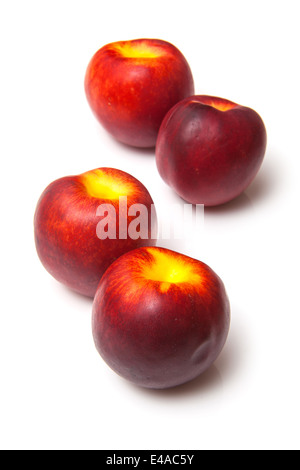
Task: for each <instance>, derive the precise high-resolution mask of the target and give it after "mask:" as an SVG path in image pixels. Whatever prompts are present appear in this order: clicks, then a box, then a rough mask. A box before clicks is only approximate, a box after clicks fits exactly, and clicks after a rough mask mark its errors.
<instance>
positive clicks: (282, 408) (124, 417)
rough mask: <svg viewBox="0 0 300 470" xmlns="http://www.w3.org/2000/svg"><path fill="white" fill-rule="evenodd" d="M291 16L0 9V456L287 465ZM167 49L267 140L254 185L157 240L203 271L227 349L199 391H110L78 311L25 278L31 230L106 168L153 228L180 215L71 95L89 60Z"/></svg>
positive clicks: (292, 353) (292, 359)
mask: <svg viewBox="0 0 300 470" xmlns="http://www.w3.org/2000/svg"><path fill="white" fill-rule="evenodd" d="M297 7H298V2H297V1H292V0H287V1H286V2H279V1H276V0H275V1H266V0H260V1H251V2H250V1H246V2H239V1H233V0H229V1H227V2H223V1H215V0H212V1H210V2H204V1H189V0H187V1H186V2H183V3H180V2H173V1H172V2H171V1H169V0H165V1H163V2H162V1H156V0H153V1H152V2H151V3H143V2H138V1H130V0H129V1H127V2H121V1H115V2H100V1H90V0H86V1H84V2H82V1H74V0H73V1H70V0H62V1H56V0H53V1H52V2H40V1H33V0H28V1H27V2H22V1H16V0H15V1H5V0H2V1H1V4H0V44H1V76H0V80H1V86H0V103H1V105H0V124H1V139H0V152H1V153H0V155H1V168H2V172H1V175H2V177H1V248H2V250H1V273H2V276H1V300H2V302H1V313H0V315H1V316H0V380H1V384H0V447H1V448H3V449H111V450H112V449H174V450H176V449H199V450H202V449H203V450H209V449H226V450H229V449H234V450H238V449H292V448H293V449H295V448H298V449H299V432H298V431H299V429H298V422H299V418H300V413H299V411H300V410H299V393H300V386H299V377H298V376H299V366H298V361H299V353H300V346H299V333H298V332H299V329H300V315H299V314H300V311H299V300H298V290H299V288H298V283H299V269H298V263H299V241H298V240H299V228H298V219H299V207H298V204H299V181H298V179H299V176H298V175H299V171H300V159H299V157H300V154H299V109H300V99H299V93H298V88H299V82H300V74H299V43H300V34H299V27H298V19H297V18H298V8H297ZM140 37H156V38H159V39H164V40H166V41H169V42H171V43H173V44H174V45H176V46H177V47H178V48H179V49H180V50H181V52H182V53H183V54H184V55H185V57H186V58H187V60H188V62H189V64H190V67H191V69H192V72H193V75H194V80H195V86H196V93H198V94H210V95H216V96H221V97H223V98H227V99H230V100H232V101H235V102H237V103H240V104H243V105H245V106H249V107H252V108H253V109H255V110H256V111H257V112H258V113H259V114H260V115H261V116H262V118H263V120H264V122H265V125H266V128H267V132H268V149H267V152H266V157H265V161H264V164H263V167H262V169H261V171H260V173H259V175H258V176H257V178H256V180H255V181H254V182H253V183H252V185H251V186H250V187H249V188H248V189H247V191H246V192H245V193H244V194H243V195H242V196H240V197H239V198H238V199H237V200H235V201H233V202H232V203H230V204H227V205H225V206H222V207H218V208H213V209H207V210H205V214H204V225H203V230H202V231H201V233H199V235H198V236H197V237H195V236H193V237H191V238H190V239H189V238H186V239H185V240H182V241H178V240H170V241H166V240H162V241H161V243H160V245H162V246H166V247H170V248H172V249H176V250H177V251H180V252H183V253H185V254H187V255H190V256H193V257H195V258H198V259H201V260H202V261H204V262H205V263H207V264H209V265H210V266H211V267H212V268H213V269H214V270H215V271H216V272H217V273H218V274H219V275H220V277H221V278H222V279H223V281H224V283H225V286H226V288H227V291H228V295H229V298H230V301H231V308H232V324H231V331H230V336H229V339H228V342H227V344H226V347H225V349H224V351H223V353H222V355H221V356H220V358H219V359H218V360H217V362H216V363H215V364H214V365H213V367H212V368H211V369H210V370H209V371H208V372H207V373H205V374H204V375H203V376H202V377H200V378H199V379H197V380H195V381H193V382H191V383H189V384H186V385H184V386H181V387H178V388H176V389H173V390H165V391H150V390H144V389H139V388H137V387H135V386H133V385H131V384H130V383H127V382H126V381H124V380H123V379H121V378H120V377H118V376H117V375H116V374H114V373H113V372H112V371H111V370H110V369H109V368H108V367H107V366H106V364H105V363H104V362H103V361H102V359H101V358H100V356H98V354H97V352H96V350H95V347H94V344H93V341H92V336H91V307H92V302H91V300H89V299H86V298H83V297H80V296H79V295H77V294H74V293H73V292H71V291H69V290H68V289H66V288H64V287H63V286H62V285H59V284H58V283H57V282H56V281H55V280H54V279H52V278H51V276H50V275H49V274H48V273H47V272H46V271H45V270H44V268H43V266H42V265H41V263H40V262H39V260H38V258H37V255H36V252H35V247H34V241H33V214H34V210H35V206H36V203H37V201H38V198H39V196H40V194H41V193H42V191H43V190H44V188H45V187H46V186H47V185H48V184H49V183H50V182H52V181H53V180H55V179H57V178H60V177H62V176H67V175H72V174H79V173H82V172H84V171H87V170H91V169H94V168H97V167H101V166H111V167H116V168H120V169H122V170H124V171H127V172H128V173H131V174H132V175H133V176H135V177H136V178H138V179H139V180H140V181H142V183H143V184H144V185H145V186H146V187H147V188H148V189H149V191H150V193H151V195H152V197H153V200H154V202H155V204H156V206H157V212H158V215H159V217H161V218H164V217H167V216H168V207H169V205H170V204H173V203H176V202H177V203H178V201H179V199H178V198H177V196H176V195H175V194H174V193H173V192H172V190H171V189H170V188H168V187H167V186H166V185H165V184H164V183H163V181H162V180H161V179H160V177H159V175H158V173H157V170H156V165H155V158H154V152H153V151H152V150H151V151H149V150H146V151H145V150H139V149H131V148H129V147H126V146H124V145H121V144H119V143H118V142H116V141H114V140H113V139H112V138H111V137H110V136H109V135H108V134H107V133H106V132H105V131H104V130H103V129H102V128H101V126H100V125H99V124H98V123H97V122H96V120H95V118H94V116H93V115H92V113H91V111H90V109H89V107H88V105H87V102H86V98H85V95H84V89H83V79H84V74H85V69H86V66H87V64H88V62H89V60H90V58H91V56H92V55H93V54H94V52H96V50H97V49H99V48H100V47H101V46H103V45H105V44H107V43H109V42H112V41H117V40H123V39H134V38H140Z"/></svg>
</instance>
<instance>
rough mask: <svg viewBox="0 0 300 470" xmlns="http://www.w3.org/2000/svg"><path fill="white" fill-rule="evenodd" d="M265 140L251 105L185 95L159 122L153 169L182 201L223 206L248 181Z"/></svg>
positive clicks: (264, 132) (263, 129)
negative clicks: (156, 170) (154, 166)
mask: <svg viewBox="0 0 300 470" xmlns="http://www.w3.org/2000/svg"><path fill="white" fill-rule="evenodd" d="M266 142H267V135H266V129H265V126H264V123H263V121H262V119H261V117H260V116H259V115H258V114H257V112H256V111H254V110H253V109H251V108H248V107H245V106H240V105H238V104H236V103H233V102H232V101H229V100H226V99H223V98H217V97H213V96H203V95H196V96H191V97H188V98H186V99H184V100H182V101H180V102H179V103H177V104H176V105H175V106H174V107H173V108H172V109H171V110H169V111H168V113H167V114H166V116H165V118H164V120H163V122H162V125H161V127H160V130H159V134H158V138H157V145H156V163H157V168H158V171H159V173H160V175H161V177H162V178H163V180H164V181H165V182H166V183H167V184H168V185H169V186H171V187H172V188H173V189H174V190H175V191H176V193H177V194H178V195H179V196H181V197H182V198H183V199H184V200H186V201H187V202H189V203H192V204H204V205H205V206H215V205H219V204H224V203H226V202H228V201H230V200H232V199H234V198H236V197H237V196H239V195H240V194H241V193H242V192H243V191H244V190H245V189H246V188H247V187H248V186H249V185H250V183H251V182H252V181H253V179H254V178H255V176H256V174H257V172H258V170H259V169H260V166H261V164H262V161H263V158H264V154H265V150H266Z"/></svg>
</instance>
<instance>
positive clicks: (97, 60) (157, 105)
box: [85, 39, 194, 147]
mask: <svg viewBox="0 0 300 470" xmlns="http://www.w3.org/2000/svg"><path fill="white" fill-rule="evenodd" d="M85 92H86V96H87V100H88V103H89V105H90V107H91V109H92V111H93V113H94V115H95V116H96V118H97V119H98V120H99V122H100V123H101V124H102V125H103V126H104V128H105V129H106V130H107V131H108V132H109V133H110V134H112V135H113V136H114V137H115V138H116V139H117V140H119V141H121V142H123V143H125V144H128V145H132V146H135V147H154V146H155V143H156V138H157V133H158V129H159V126H160V124H161V122H162V120H163V118H164V116H165V114H166V112H167V111H168V110H169V109H170V108H171V107H172V106H173V105H174V104H175V103H177V102H178V101H180V100H182V99H183V98H185V97H187V96H189V95H191V94H193V93H194V82H193V77H192V73H191V70H190V67H189V65H188V63H187V61H186V59H185V57H184V56H183V55H182V53H181V52H180V51H179V50H178V49H177V48H176V47H175V46H173V45H172V44H170V43H168V42H166V41H162V40H159V39H135V40H131V41H119V42H114V43H111V44H107V45H106V46H104V47H102V48H101V49H100V50H98V52H96V54H95V55H94V56H93V57H92V59H91V61H90V63H89V65H88V67H87V71H86V75H85Z"/></svg>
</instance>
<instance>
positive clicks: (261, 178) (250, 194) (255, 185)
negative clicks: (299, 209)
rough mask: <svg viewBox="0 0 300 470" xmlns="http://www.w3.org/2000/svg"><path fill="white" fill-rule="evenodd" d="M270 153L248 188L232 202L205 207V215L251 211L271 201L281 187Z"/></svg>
mask: <svg viewBox="0 0 300 470" xmlns="http://www.w3.org/2000/svg"><path fill="white" fill-rule="evenodd" d="M274 160H275V159H273V158H272V153H270V154H269V155H267V156H266V158H265V161H264V163H263V165H262V167H261V169H260V171H259V172H258V174H257V175H256V177H255V179H254V180H253V182H252V183H251V184H250V186H249V187H248V188H247V189H246V191H245V192H243V193H242V194H241V195H240V196H238V197H237V198H235V199H234V200H232V201H230V202H228V203H226V204H222V205H220V206H216V207H206V208H205V215H207V216H218V217H219V216H220V215H226V214H237V215H239V214H240V213H241V212H244V211H248V210H252V209H253V208H255V207H257V206H259V205H260V204H263V203H264V201H267V200H270V199H272V196H273V195H274V194H276V193H277V192H278V189H279V187H280V186H281V180H282V170H281V169H280V168H279V167H277V166H276V162H275V161H274Z"/></svg>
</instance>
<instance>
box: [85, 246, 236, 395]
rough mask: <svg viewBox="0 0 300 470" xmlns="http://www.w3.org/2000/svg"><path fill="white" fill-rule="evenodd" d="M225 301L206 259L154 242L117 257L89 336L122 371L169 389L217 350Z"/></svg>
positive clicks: (225, 325) (226, 316) (226, 315)
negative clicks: (91, 335) (205, 261)
mask: <svg viewBox="0 0 300 470" xmlns="http://www.w3.org/2000/svg"><path fill="white" fill-rule="evenodd" d="M229 323H230V307H229V301H228V298H227V294H226V292H225V288H224V285H223V282H222V281H221V279H220V278H219V277H218V276H217V274H215V273H214V271H212V269H210V268H209V267H208V266H207V265H206V264H204V263H202V262H200V261H198V260H196V259H192V258H189V257H187V256H185V255H182V254H180V253H176V252H174V251H170V250H168V249H165V248H158V247H142V248H138V249H136V250H133V251H131V252H129V253H126V254H124V255H123V256H121V257H120V258H118V259H117V260H116V261H115V262H114V263H113V264H112V265H111V266H110V267H109V268H108V270H107V271H106V272H105V274H104V276H103V277H102V279H101V281H100V283H99V286H98V289H97V292H96V296H95V299H94V305H93V321H92V324H93V337H94V341H95V345H96V348H97V350H98V351H99V353H100V355H101V356H102V358H103V359H104V360H105V361H106V363H107V364H108V365H109V366H110V367H111V368H112V369H113V370H114V371H115V372H117V373H118V374H119V375H120V376H122V377H123V378H125V379H127V380H129V381H131V382H134V383H135V384H137V385H140V386H143V387H148V388H169V387H173V386H176V385H179V384H182V383H184V382H187V381H189V380H192V379H194V378H195V377H197V376H198V375H200V374H202V373H203V372H204V371H205V370H206V369H208V367H209V366H210V365H211V364H212V363H213V362H214V361H215V360H216V358H217V357H218V356H219V354H220V352H221V350H222V348H223V346H224V344H225V341H226V338H227V335H228V331H229Z"/></svg>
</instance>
